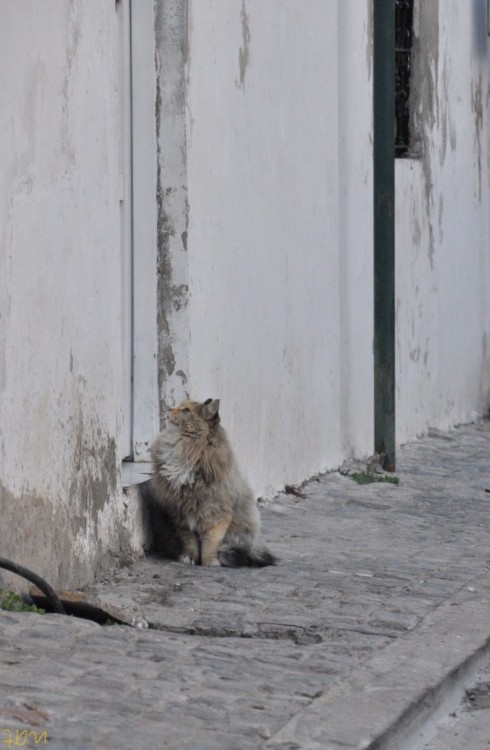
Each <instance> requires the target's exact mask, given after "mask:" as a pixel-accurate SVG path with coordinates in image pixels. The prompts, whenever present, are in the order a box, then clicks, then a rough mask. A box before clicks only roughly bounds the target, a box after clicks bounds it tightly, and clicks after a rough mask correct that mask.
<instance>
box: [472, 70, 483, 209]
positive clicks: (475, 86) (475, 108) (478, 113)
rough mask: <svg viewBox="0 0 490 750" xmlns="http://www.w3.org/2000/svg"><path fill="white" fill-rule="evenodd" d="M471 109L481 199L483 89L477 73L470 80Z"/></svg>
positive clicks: (480, 78)
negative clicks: (474, 78)
mask: <svg viewBox="0 0 490 750" xmlns="http://www.w3.org/2000/svg"><path fill="white" fill-rule="evenodd" d="M471 110H472V112H473V116H474V119H475V136H474V154H475V160H476V165H477V175H478V191H477V195H478V200H479V201H481V187H482V186H481V182H482V143H481V137H482V128H483V91H482V77H481V73H479V74H478V78H477V80H476V81H475V80H472V81H471Z"/></svg>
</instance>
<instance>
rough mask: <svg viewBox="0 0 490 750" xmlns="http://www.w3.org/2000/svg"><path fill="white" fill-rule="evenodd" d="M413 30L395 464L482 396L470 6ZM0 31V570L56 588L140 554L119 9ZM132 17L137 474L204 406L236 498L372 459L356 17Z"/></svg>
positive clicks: (367, 64)
mask: <svg viewBox="0 0 490 750" xmlns="http://www.w3.org/2000/svg"><path fill="white" fill-rule="evenodd" d="M126 2H127V0H120V3H118V5H117V7H119V9H121V7H123V8H124V3H126ZM121 3H122V6H121ZM421 8H422V9H423V13H424V14H425V15H424V18H423V19H421V23H420V25H419V32H418V33H419V37H418V42H417V45H418V47H417V49H418V52H419V57H418V60H419V62H418V63H416V68H417V70H416V74H417V76H418V86H419V98H420V102H419V108H418V111H417V117H416V121H417V123H416V124H417V132H418V134H419V144H420V149H421V156H420V158H417V159H412V160H405V161H403V162H398V163H397V190H398V202H397V233H398V249H397V254H398V255H397V290H398V291H397V312H398V322H397V356H398V360H397V384H398V391H397V396H398V402H397V409H398V441H399V442H403V441H405V440H408V439H411V438H413V437H414V436H416V435H417V434H420V433H421V432H424V431H426V430H427V429H428V427H429V426H436V427H442V428H445V427H449V426H451V425H452V424H454V423H456V422H458V421H465V420H467V419H471V418H472V417H473V416H474V415H475V414H477V413H481V412H482V411H483V410H484V409H486V408H487V407H488V403H489V396H490V361H489V360H490V330H489V328H490V323H489V321H490V315H489V313H490V310H489V305H490V303H489V301H488V300H489V294H488V289H489V282H490V261H489V259H488V251H487V247H488V236H489V229H490V227H489V216H488V210H489V209H488V206H489V197H490V196H489V190H490V186H489V175H490V165H489V160H490V149H489V145H488V138H487V133H488V101H489V96H488V93H489V74H488V70H487V68H488V64H487V63H488V54H487V37H486V35H485V33H484V31H485V29H486V16H485V12H484V11H485V8H486V3H485V2H484V0H475V1H474V2H471V3H470V2H468V3H464V4H463V3H460V2H458V0H439V1H438V2H437V0H434V2H432V0H431V3H430V4H421ZM142 9H143V10H144V12H143V10H142ZM0 11H1V17H2V38H3V42H2V45H1V46H0V97H1V100H0V105H1V106H0V132H1V133H2V146H3V148H2V149H1V150H0V196H1V198H0V200H1V203H0V216H1V220H0V221H1V224H0V233H1V247H0V424H1V425H2V428H1V431H0V518H1V520H2V529H7V533H4V534H2V539H1V540H0V555H5V556H8V557H13V558H15V559H18V560H19V561H20V562H23V563H24V564H27V565H29V564H32V566H33V567H34V568H35V569H36V570H38V572H40V573H41V574H42V573H44V574H45V575H48V576H49V577H50V579H51V581H52V582H53V583H55V584H56V583H64V584H69V585H77V583H81V582H84V581H86V580H87V579H88V578H90V577H91V576H92V575H93V574H94V573H95V572H96V571H97V570H98V569H100V567H101V566H102V564H103V563H104V559H105V556H106V555H108V554H120V553H121V552H122V553H129V554H132V553H134V552H135V551H137V550H138V549H140V547H141V541H142V527H141V524H139V518H138V511H137V506H136V504H135V503H134V501H131V502H130V501H129V500H128V498H125V497H124V496H123V494H122V492H121V486H120V461H121V459H122V458H123V457H124V456H125V455H126V452H127V430H126V429H124V424H123V421H124V418H125V415H126V414H127V411H128V409H127V406H125V404H126V403H127V401H128V395H127V373H128V367H127V364H128V350H127V348H126V349H125V348H124V346H123V338H122V331H123V329H124V328H125V327H126V329H127V328H128V326H127V323H128V318H127V311H128V299H127V296H128V292H129V286H128V283H127V274H128V263H127V257H125V256H124V248H125V247H126V246H127V243H126V242H125V238H124V235H123V232H124V231H127V229H128V225H127V223H125V222H124V221H122V220H121V207H122V208H123V210H124V205H125V204H124V202H123V204H121V202H120V198H121V197H124V194H125V195H126V200H127V196H128V192H127V185H128V182H127V180H126V193H124V190H123V185H124V181H123V180H121V177H120V172H121V159H122V156H123V155H124V148H123V146H124V144H123V142H122V141H121V138H122V137H123V135H124V131H123V129H122V127H121V117H122V108H123V107H124V101H125V99H124V96H123V97H121V85H122V84H121V80H122V79H121V71H123V70H124V66H123V65H122V64H121V63H122V58H121V54H122V53H121V41H120V33H119V31H120V30H119V28H118V25H119V19H118V12H120V11H117V10H116V4H115V3H114V1H113V0H73V2H71V3H67V2H65V1H64V0H51V2H50V3H49V4H46V3H41V2H40V0H38V2H34V0H16V2H15V3H12V2H11V1H10V0H0ZM306 11H307V12H306ZM133 17H134V18H135V19H136V20H137V24H136V26H135V35H134V39H133V42H134V50H135V55H136V57H137V58H138V60H139V62H138V63H137V65H139V67H138V69H137V71H135V75H134V77H133V82H137V91H136V92H135V98H134V104H135V106H137V110H138V111H137V116H136V119H135V133H137V135H136V136H135V151H134V153H138V154H140V158H139V159H138V163H137V164H136V165H135V166H136V168H135V182H134V188H135V195H134V206H135V211H136V212H137V216H135V223H134V227H133V228H134V231H135V237H137V238H138V241H137V242H136V245H135V264H134V267H135V268H136V269H137V270H136V272H137V279H136V282H135V287H134V291H135V300H136V304H137V311H136V316H135V326H136V328H137V331H136V336H137V338H136V344H135V352H136V354H137V362H136V365H135V377H136V381H137V382H139V383H143V385H144V387H143V388H141V389H140V390H139V391H138V394H137V399H136V400H137V401H138V398H139V399H140V400H139V402H138V403H139V404H140V406H141V409H139V410H138V414H139V417H138V420H139V421H138V430H137V442H138V441H139V442H138V445H139V448H138V450H136V454H137V455H139V456H140V457H141V456H144V453H145V447H146V444H147V442H148V429H150V431H151V428H152V427H153V429H155V431H156V429H157V426H156V417H157V415H158V411H160V414H161V415H162V416H163V414H164V410H165V407H166V406H167V405H169V404H171V403H174V402H175V401H179V400H180V399H181V398H182V397H183V396H184V395H187V394H188V393H190V394H191V395H192V396H193V397H196V398H202V399H204V398H207V397H211V396H212V397H219V398H221V399H222V416H223V423H224V425H225V427H226V428H227V429H228V431H229V433H230V436H231V439H232V443H233V445H234V446H235V450H236V453H237V457H238V460H239V463H240V465H241V466H242V468H243V470H244V472H245V473H246V474H247V476H248V477H249V479H250V481H251V483H252V486H253V488H254V491H255V492H256V493H257V494H258V495H259V494H272V493H274V492H275V491H277V490H279V489H281V488H283V487H284V485H285V484H287V483H297V482H301V481H302V480H304V479H305V478H307V477H309V476H311V475H312V474H315V473H317V472H321V471H324V470H326V469H330V468H335V467H337V466H338V465H339V464H340V463H341V462H342V461H343V460H344V458H346V457H347V456H351V455H355V456H358V457H361V456H366V455H367V454H369V453H370V452H371V451H372V449H373V445H372V441H373V361H372V342H373V303H372V297H373V274H372V268H373V261H372V252H373V248H372V213H373V211H372V94H371V92H372V70H371V52H372V50H371V22H372V18H371V2H370V0H366V1H365V2H361V0H308V2H307V3H305V0H267V3H265V2H264V1H263V0H226V1H225V0H206V1H204V0H189V1H188V3H187V4H186V3H181V2H180V0H166V2H165V3H164V4H159V3H157V4H153V3H152V2H151V0H145V1H144V3H143V1H142V2H141V3H139V5H138V4H137V2H135V3H134V5H133ZM145 37H148V48H147V49H146V47H145V43H144V42H145ZM416 51H417V50H416ZM422 53H423V54H422ZM152 66H154V67H152ZM417 66H418V67H417ZM152 118H154V120H155V131H152V127H151V120H152ZM152 154H153V157H152ZM152 197H153V198H154V201H153V200H152ZM158 253H159V254H158ZM152 264H154V265H153V266H152ZM138 300H139V301H138ZM155 307H157V309H155ZM152 311H153V312H152ZM146 321H147V323H148V325H146ZM155 321H156V322H155ZM140 334H141V338H138V336H140ZM157 339H158V341H157ZM140 344H141V345H143V344H144V352H143V354H141V351H140V349H141V346H140ZM155 362H156V363H157V364H155ZM157 375H159V382H158V383H157ZM124 378H126V380H124ZM157 387H158V394H157V393H156V391H157ZM138 388H140V386H138ZM158 400H159V403H154V402H155V401H158ZM145 413H146V414H148V415H149V416H148V420H149V426H148V425H147V424H145V420H144V414H145ZM142 415H143V416H142ZM140 428H141V429H140Z"/></svg>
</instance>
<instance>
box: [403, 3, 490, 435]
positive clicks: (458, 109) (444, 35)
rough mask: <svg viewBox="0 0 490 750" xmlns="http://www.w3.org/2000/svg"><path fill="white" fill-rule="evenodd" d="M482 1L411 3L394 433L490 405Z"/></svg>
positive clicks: (441, 424) (457, 419)
mask: <svg viewBox="0 0 490 750" xmlns="http://www.w3.org/2000/svg"><path fill="white" fill-rule="evenodd" d="M486 14H487V3H486V2H485V0H475V2H467V3H466V2H465V3H462V2H459V0H439V2H438V3H437V2H434V3H420V17H419V24H418V41H417V43H416V47H415V50H414V52H415V55H416V58H415V66H416V75H417V78H416V85H417V86H418V87H419V96H420V102H419V106H418V110H417V115H416V132H417V134H418V136H419V138H420V145H419V150H420V152H421V156H420V158H418V159H410V160H399V161H397V175H396V177H397V182H396V188H397V271H396V273H397V410H398V414H397V425H398V427H397V437H398V441H399V442H406V441H407V440H410V439H412V438H413V437H415V436H416V435H419V434H422V433H424V432H426V431H427V429H428V428H429V427H437V428H441V429H447V428H449V427H451V426H452V425H454V424H457V423H462V422H467V421H470V420H472V419H473V418H475V416H477V415H478V414H481V413H482V412H484V411H485V410H486V409H488V405H489V402H490V253H489V236H490V235H489V230H490V227H489V210H490V194H489V187H490V186H489V176H490V165H489V158H490V152H489V142H488V133H489V124H490V122H489V47H488V37H487V34H486V29H487V18H486Z"/></svg>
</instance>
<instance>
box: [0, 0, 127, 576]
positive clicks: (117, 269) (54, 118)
mask: <svg viewBox="0 0 490 750" xmlns="http://www.w3.org/2000/svg"><path fill="white" fill-rule="evenodd" d="M0 12H1V19H2V44H1V45H0V92H1V93H0V96H1V107H0V132H1V134H2V136H1V138H2V148H1V150H0V185H1V187H0V195H1V227H0V231H1V247H0V315H1V317H0V424H1V430H0V518H1V522H2V537H1V540H0V554H1V555H3V556H6V557H10V558H12V559H15V560H17V561H18V562H20V563H23V564H25V565H28V566H29V565H32V566H33V567H34V569H36V570H37V571H38V572H39V573H41V574H44V575H46V576H49V578H50V580H51V581H52V582H53V583H55V584H56V583H65V584H66V583H68V582H69V583H70V584H72V585H76V583H77V582H81V581H82V582H83V581H84V580H86V579H87V578H88V577H90V576H91V575H92V574H93V572H94V570H96V568H97V565H100V563H101V560H102V558H103V556H104V555H105V554H107V552H108V551H110V550H112V551H121V546H122V545H123V541H124V539H125V538H126V537H127V536H128V535H127V534H126V536H125V532H124V529H125V527H126V526H127V523H128V522H127V521H126V519H125V508H124V505H123V495H122V492H121V489H120V486H119V484H118V483H119V479H118V477H119V463H120V460H121V458H122V455H121V454H120V447H119V446H120V445H121V441H120V435H121V428H122V424H121V421H122V411H121V403H122V384H121V366H122V348H121V316H122V305H123V301H122V289H123V284H122V279H121V275H122V261H121V237H120V204H119V196H120V178H119V172H120V163H119V140H118V139H119V96H118V80H119V68H118V66H119V61H118V21H117V17H116V9H115V3H114V0H104V1H103V2H101V0H77V1H76V2H71V3H68V2H65V0H50V2H49V3H45V2H32V0H16V2H14V3H12V2H10V0H1V2H0Z"/></svg>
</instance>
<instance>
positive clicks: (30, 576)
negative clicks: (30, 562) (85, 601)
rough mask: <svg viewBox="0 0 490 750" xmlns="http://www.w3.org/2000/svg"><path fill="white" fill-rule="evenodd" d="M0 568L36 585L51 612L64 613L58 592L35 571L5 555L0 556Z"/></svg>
mask: <svg viewBox="0 0 490 750" xmlns="http://www.w3.org/2000/svg"><path fill="white" fill-rule="evenodd" d="M0 568H5V570H9V571H10V572H11V573H16V574H17V575H18V576H22V578H26V579H27V580H28V581H30V582H31V583H33V584H34V585H35V586H37V587H38V589H41V591H42V592H43V594H44V596H45V597H46V600H47V602H48V604H49V606H50V607H51V609H52V610H53V612H56V613H57V614H59V615H66V612H65V608H64V607H63V604H62V603H61V599H60V598H59V596H58V594H57V593H56V592H55V591H54V589H52V588H51V586H50V585H49V583H46V581H45V580H44V579H43V578H41V577H40V576H38V575H37V574H36V573H33V572H32V571H31V570H29V569H28V568H24V566H23V565H18V564H17V563H14V562H12V560H7V559H6V558H5V557H0Z"/></svg>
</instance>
